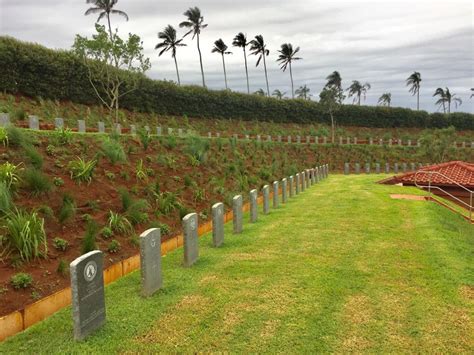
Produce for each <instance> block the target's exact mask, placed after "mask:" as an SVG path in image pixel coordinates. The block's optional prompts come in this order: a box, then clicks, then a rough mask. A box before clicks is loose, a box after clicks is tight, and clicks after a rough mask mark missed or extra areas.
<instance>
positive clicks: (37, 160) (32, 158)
mask: <svg viewBox="0 0 474 355" xmlns="http://www.w3.org/2000/svg"><path fill="white" fill-rule="evenodd" d="M24 151H25V155H26V157H27V158H28V161H29V162H30V164H31V165H32V166H33V167H34V168H36V169H42V168H43V156H42V155H41V154H40V153H39V152H38V151H37V150H36V148H35V147H34V146H32V145H28V146H26V147H25V148H24Z"/></svg>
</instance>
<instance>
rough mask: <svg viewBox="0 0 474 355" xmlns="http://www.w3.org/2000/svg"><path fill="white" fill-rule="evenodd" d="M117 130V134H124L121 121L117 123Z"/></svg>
mask: <svg viewBox="0 0 474 355" xmlns="http://www.w3.org/2000/svg"><path fill="white" fill-rule="evenodd" d="M115 132H117V134H122V126H121V125H120V123H117V124H116V125H115Z"/></svg>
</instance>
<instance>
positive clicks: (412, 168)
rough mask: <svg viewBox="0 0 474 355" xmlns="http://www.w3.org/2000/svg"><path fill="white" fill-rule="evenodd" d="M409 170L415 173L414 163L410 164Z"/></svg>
mask: <svg viewBox="0 0 474 355" xmlns="http://www.w3.org/2000/svg"><path fill="white" fill-rule="evenodd" d="M410 170H411V171H415V170H416V166H415V163H410Z"/></svg>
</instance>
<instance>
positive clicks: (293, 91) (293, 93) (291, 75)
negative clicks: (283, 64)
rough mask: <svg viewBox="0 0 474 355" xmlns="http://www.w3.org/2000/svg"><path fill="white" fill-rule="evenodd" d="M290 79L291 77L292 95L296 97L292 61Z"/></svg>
mask: <svg viewBox="0 0 474 355" xmlns="http://www.w3.org/2000/svg"><path fill="white" fill-rule="evenodd" d="M290 79H291V97H292V98H293V99H294V98H295V87H294V85H293V71H292V70H291V62H290Z"/></svg>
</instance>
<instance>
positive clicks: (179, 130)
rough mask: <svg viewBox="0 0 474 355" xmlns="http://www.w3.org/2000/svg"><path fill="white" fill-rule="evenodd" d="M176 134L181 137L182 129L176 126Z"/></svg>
mask: <svg viewBox="0 0 474 355" xmlns="http://www.w3.org/2000/svg"><path fill="white" fill-rule="evenodd" d="M178 136H180V137H182V136H183V129H182V128H178Z"/></svg>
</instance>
